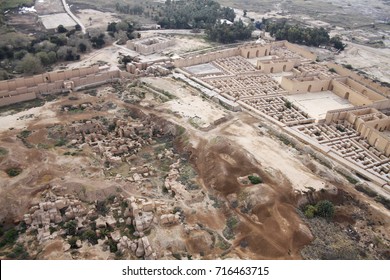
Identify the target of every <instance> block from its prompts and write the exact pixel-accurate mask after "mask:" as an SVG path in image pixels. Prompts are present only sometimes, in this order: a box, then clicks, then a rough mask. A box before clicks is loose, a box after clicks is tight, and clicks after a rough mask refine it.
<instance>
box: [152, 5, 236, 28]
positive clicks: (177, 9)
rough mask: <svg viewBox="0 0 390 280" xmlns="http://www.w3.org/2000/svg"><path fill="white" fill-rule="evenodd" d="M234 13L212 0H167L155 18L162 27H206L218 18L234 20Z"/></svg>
mask: <svg viewBox="0 0 390 280" xmlns="http://www.w3.org/2000/svg"><path fill="white" fill-rule="evenodd" d="M235 17H236V14H235V13H234V10H233V9H232V8H229V7H222V6H221V5H220V4H219V3H218V2H216V1H213V0H189V1H170V0H167V1H166V2H165V5H164V6H163V7H162V11H161V12H160V13H159V16H156V18H155V20H156V21H157V23H158V24H160V25H161V27H163V28H173V29H190V28H206V27H209V26H211V25H214V24H215V23H216V22H217V20H218V19H227V20H229V21H234V18H235Z"/></svg>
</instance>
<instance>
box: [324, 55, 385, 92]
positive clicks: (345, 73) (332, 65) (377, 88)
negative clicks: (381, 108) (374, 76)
mask: <svg viewBox="0 0 390 280" xmlns="http://www.w3.org/2000/svg"><path fill="white" fill-rule="evenodd" d="M327 66H328V67H329V68H333V69H334V70H336V72H337V73H338V74H339V75H340V76H345V77H351V78H352V79H354V80H355V81H358V82H360V83H362V84H363V85H364V86H366V87H368V88H371V89H373V90H375V91H376V92H379V93H380V94H382V95H384V96H390V88H387V87H383V86H381V85H380V84H379V83H376V82H374V81H373V80H370V79H366V78H364V77H363V76H361V75H359V74H357V73H356V72H354V71H352V70H349V69H347V68H344V67H343V66H342V65H339V64H335V63H328V64H327Z"/></svg>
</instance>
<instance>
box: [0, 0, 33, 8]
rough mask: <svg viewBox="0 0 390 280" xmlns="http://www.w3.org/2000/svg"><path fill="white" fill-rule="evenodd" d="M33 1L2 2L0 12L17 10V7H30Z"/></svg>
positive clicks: (3, 0)
mask: <svg viewBox="0 0 390 280" xmlns="http://www.w3.org/2000/svg"><path fill="white" fill-rule="evenodd" d="M34 2H35V1H34V0H2V1H1V3H0V11H5V10H8V9H13V8H17V7H19V6H22V5H24V6H32V5H34Z"/></svg>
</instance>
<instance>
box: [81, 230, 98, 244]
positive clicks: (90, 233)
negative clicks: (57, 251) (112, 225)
mask: <svg viewBox="0 0 390 280" xmlns="http://www.w3.org/2000/svg"><path fill="white" fill-rule="evenodd" d="M82 237H83V239H86V240H88V242H89V243H91V244H92V245H96V244H97V243H98V242H97V241H98V237H97V235H96V232H95V231H94V230H87V231H85V232H84V233H83V236H82Z"/></svg>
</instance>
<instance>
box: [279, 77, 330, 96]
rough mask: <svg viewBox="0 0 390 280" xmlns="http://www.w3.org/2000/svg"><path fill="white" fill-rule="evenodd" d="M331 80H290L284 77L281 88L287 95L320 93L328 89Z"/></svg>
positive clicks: (310, 78)
mask: <svg viewBox="0 0 390 280" xmlns="http://www.w3.org/2000/svg"><path fill="white" fill-rule="evenodd" d="M330 83H331V80H319V79H318V78H315V77H307V78H299V79H297V78H291V77H286V76H284V77H283V78H282V82H281V86H282V88H283V89H285V90H286V91H288V94H296V93H304V92H320V91H326V90H328V89H329V86H330Z"/></svg>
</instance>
